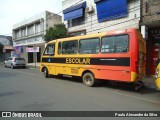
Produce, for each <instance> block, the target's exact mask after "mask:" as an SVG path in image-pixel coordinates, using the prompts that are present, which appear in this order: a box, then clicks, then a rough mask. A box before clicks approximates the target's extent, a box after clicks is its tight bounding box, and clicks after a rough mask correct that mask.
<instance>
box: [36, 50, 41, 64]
mask: <svg viewBox="0 0 160 120" xmlns="http://www.w3.org/2000/svg"><path fill="white" fill-rule="evenodd" d="M40 61H41V48H39V52H37V62H40Z"/></svg>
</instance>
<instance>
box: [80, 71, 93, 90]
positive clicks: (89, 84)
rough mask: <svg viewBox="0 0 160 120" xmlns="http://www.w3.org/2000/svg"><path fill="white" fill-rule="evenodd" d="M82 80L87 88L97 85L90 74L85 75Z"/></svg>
mask: <svg viewBox="0 0 160 120" xmlns="http://www.w3.org/2000/svg"><path fill="white" fill-rule="evenodd" d="M82 80H83V83H84V84H85V85H86V86H87V87H93V86H94V85H95V78H94V76H93V74H92V73H90V72H87V73H85V74H84V75H83V77H82Z"/></svg>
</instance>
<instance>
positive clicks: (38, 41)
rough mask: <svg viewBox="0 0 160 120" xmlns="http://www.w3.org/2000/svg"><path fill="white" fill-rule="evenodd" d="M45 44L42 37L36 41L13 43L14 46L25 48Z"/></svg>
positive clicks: (28, 40)
mask: <svg viewBox="0 0 160 120" xmlns="http://www.w3.org/2000/svg"><path fill="white" fill-rule="evenodd" d="M39 43H45V41H44V40H43V39H42V37H38V38H34V39H27V40H18V41H15V42H14V43H13V45H14V46H25V45H33V44H39Z"/></svg>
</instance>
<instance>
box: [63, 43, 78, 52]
mask: <svg viewBox="0 0 160 120" xmlns="http://www.w3.org/2000/svg"><path fill="white" fill-rule="evenodd" d="M77 52H78V41H77V40H75V41H66V42H63V43H62V54H77Z"/></svg>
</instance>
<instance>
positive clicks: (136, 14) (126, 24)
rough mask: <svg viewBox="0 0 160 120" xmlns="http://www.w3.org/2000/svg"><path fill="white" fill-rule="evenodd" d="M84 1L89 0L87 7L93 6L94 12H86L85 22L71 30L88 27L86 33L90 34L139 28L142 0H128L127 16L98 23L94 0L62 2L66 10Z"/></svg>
mask: <svg viewBox="0 0 160 120" xmlns="http://www.w3.org/2000/svg"><path fill="white" fill-rule="evenodd" d="M84 1H86V2H87V7H88V6H93V8H94V13H92V14H88V13H85V24H83V25H79V26H74V27H71V28H68V31H69V32H72V31H77V30H82V29H86V34H90V33H98V32H106V31H111V30H121V29H127V28H139V20H140V0H128V16H127V17H124V18H121V19H115V20H109V21H106V22H102V23H98V20H97V10H96V4H95V3H94V0H65V1H63V3H62V8H63V10H64V9H66V8H68V7H70V6H73V5H75V4H76V3H78V4H80V3H82V2H84ZM63 20H64V19H63ZM64 23H65V24H66V25H67V21H64Z"/></svg>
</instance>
